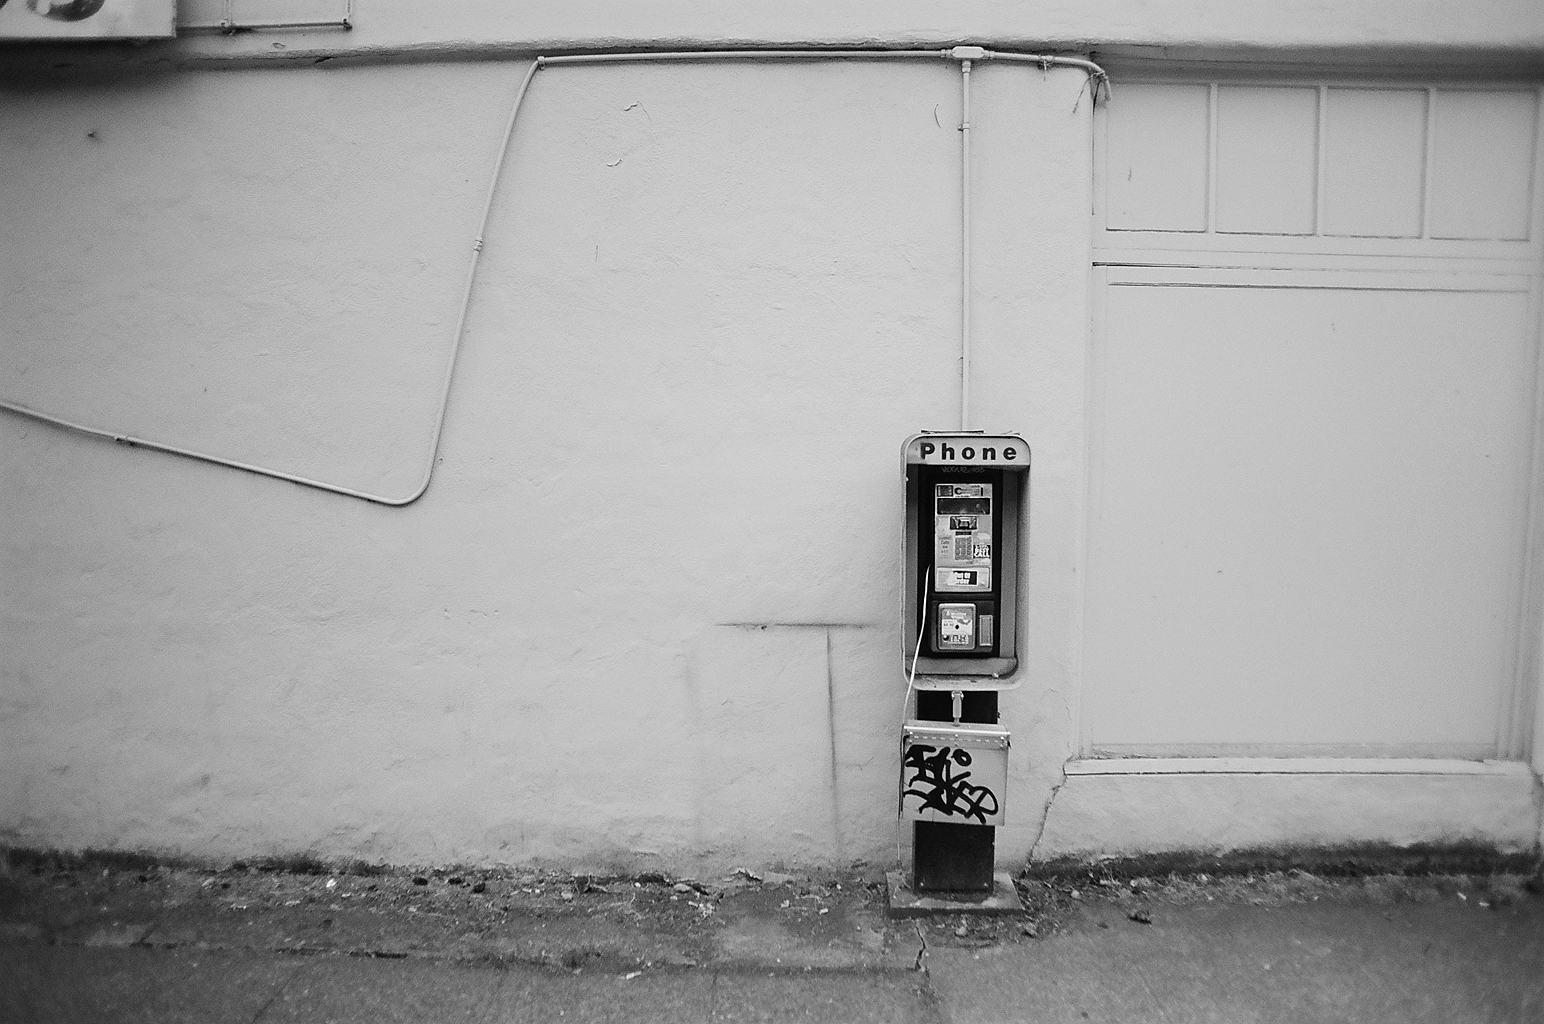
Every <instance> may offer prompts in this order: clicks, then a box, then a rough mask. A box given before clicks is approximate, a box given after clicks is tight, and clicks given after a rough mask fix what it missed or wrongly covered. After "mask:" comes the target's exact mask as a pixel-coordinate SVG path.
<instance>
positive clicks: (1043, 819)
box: [1025, 762, 1067, 863]
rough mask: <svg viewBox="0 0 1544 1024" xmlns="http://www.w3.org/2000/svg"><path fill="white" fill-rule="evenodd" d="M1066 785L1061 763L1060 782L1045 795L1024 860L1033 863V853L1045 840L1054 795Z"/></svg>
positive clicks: (1054, 798) (1065, 772)
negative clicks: (1033, 838)
mask: <svg viewBox="0 0 1544 1024" xmlns="http://www.w3.org/2000/svg"><path fill="white" fill-rule="evenodd" d="M1066 784H1067V765H1066V763H1065V762H1063V763H1062V769H1061V781H1060V782H1058V783H1057V784H1056V785H1054V786H1052V787H1051V792H1050V793H1049V794H1047V795H1046V798H1045V806H1044V807H1042V808H1041V809H1040V828H1039V829H1038V830H1037V831H1036V832H1035V841H1034V842H1033V843H1030V844H1029V855H1028V856H1027V857H1026V858H1025V859H1026V860H1027V861H1028V862H1030V863H1034V860H1035V851H1036V850H1038V849H1039V848H1040V840H1042V839H1044V838H1045V826H1046V823H1047V822H1048V821H1050V820H1051V805H1052V804H1053V803H1055V802H1056V794H1057V793H1060V792H1061V788H1062V787H1063V786H1065V785H1066Z"/></svg>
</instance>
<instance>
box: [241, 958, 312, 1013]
mask: <svg viewBox="0 0 1544 1024" xmlns="http://www.w3.org/2000/svg"><path fill="white" fill-rule="evenodd" d="M305 969H306V966H305V965H301V966H297V967H296V968H295V969H294V970H293V971H291V972H290V976H289V977H288V978H285V979H284V984H282V985H280V986H279V987H278V988H276V989H274V990H273V995H271V996H269V997H268V1001H267V1002H266V1003H264V1004H263V1005H262V1006H261V1007H259V1008H258V1011H257V1013H255V1014H253V1015H252V1024H257V1022H258V1021H260V1020H262V1019H263V1014H265V1013H267V1012H268V1007H270V1006H272V1005H273V1004H274V1002H275V1000H277V999H278V998H279V997H280V996H282V995H283V994H284V993H285V992H286V991H287V990H288V989H289V987H290V986H291V985H292V984H294V982H295V978H296V977H297V976H299V974H300V972H301V971H303V970H305Z"/></svg>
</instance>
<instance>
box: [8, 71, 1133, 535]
mask: <svg viewBox="0 0 1544 1024" xmlns="http://www.w3.org/2000/svg"><path fill="white" fill-rule="evenodd" d="M887 58H893V59H911V60H918V59H923V60H958V61H960V72H961V118H960V122H961V123H960V165H961V203H960V212H961V219H962V221H963V225H962V231H961V237H960V245H961V259H962V269H961V273H960V280H961V293H962V294H961V298H960V334H961V336H960V429H962V430H963V429H966V427H967V425H968V423H969V418H970V192H971V186H970V70H971V64H972V62H974V61H982V60H1005V61H1014V62H1018V63H1025V64H1038V65H1040V68H1041V70H1042V71H1047V70H1050V69H1051V68H1053V67H1074V68H1081V69H1083V70H1084V71H1086V72H1087V73H1088V74H1089V76H1090V77H1091V78H1093V79H1094V80H1095V83H1096V84H1095V85H1094V98H1095V100H1097V99H1098V97H1099V90H1100V88H1101V86H1102V87H1103V88H1104V91H1105V95H1106V96H1108V95H1109V88H1110V78H1109V76H1108V75H1107V74H1105V71H1104V69H1103V68H1101V67H1100V66H1099V65H1098V64H1095V63H1094V62H1093V61H1089V60H1082V59H1081V58H1078V57H1055V56H1044V55H1039V54H1032V53H1000V52H996V51H992V50H986V49H983V48H981V47H979V46H956V47H954V48H952V49H948V50H813V49H811V50H689V51H683V52H679V53H594V54H568V55H564V56H558V57H537V58H536V59H535V60H533V61H532V62H531V66H530V69H529V70H527V71H526V73H525V77H524V78H523V79H522V80H521V82H520V89H519V91H518V92H516V93H515V101H514V103H513V104H511V106H510V108H509V120H508V122H507V123H506V124H505V126H504V138H503V141H502V142H500V144H499V151H498V158H497V160H495V161H494V164H493V173H492V174H491V175H490V176H489V179H488V195H487V198H486V199H485V200H484V201H483V211H482V219H481V220H480V221H478V225H477V237H476V238H475V239H473V241H472V258H471V261H470V262H469V263H468V264H467V268H466V286H465V288H464V289H463V290H462V293H461V309H460V311H459V313H457V315H456V329H455V333H454V334H453V335H452V337H451V341H450V357H449V359H447V360H446V363H445V376H444V379H443V380H442V381H441V382H440V400H439V405H438V411H437V412H436V413H435V417H434V432H433V435H432V436H431V437H430V440H429V460H428V462H427V464H426V465H425V466H424V472H423V478H422V480H420V481H419V484H418V486H417V487H415V488H414V489H413V491H412V492H411V493H410V494H408V495H406V496H404V497H400V498H392V497H388V496H386V495H383V494H372V493H370V492H369V491H361V490H356V489H355V488H352V487H344V486H341V485H339V484H331V483H328V482H326V481H325V480H313V479H311V478H310V477H305V476H300V475H299V474H296V473H286V472H284V471H283V470H279V469H269V468H267V467H266V466H255V465H253V464H252V463H250V462H238V461H236V460H235V459H226V458H221V457H220V456H218V455H210V454H208V453H206V452H198V451H193V450H192V449H190V448H180V447H178V446H177V445H173V444H164V443H162V442H160V441H152V440H149V439H147V438H143V437H134V436H132V435H129V434H118V433H114V432H113V431H110V430H102V429H99V428H97V427H91V426H87V425H85V424H83V423H76V422H74V421H73V420H67V419H65V418H63V417H62V416H54V415H51V414H49V413H46V412H40V411H39V410H37V409H32V408H29V407H27V406H25V405H21V404H20V403H17V402H8V401H5V400H3V399H0V409H4V410H6V411H8V412H13V413H16V414H18V415H21V416H26V417H29V418H31V419H34V420H41V421H42V422H44V423H51V424H53V425H54V426H56V427H64V428H65V429H67V430H74V431H76V432H78V433H82V434H89V435H90V436H92V437H101V438H106V439H107V440H109V441H116V442H117V443H119V444H126V445H129V446H131V447H134V448H150V449H153V450H155V451H158V452H166V453H167V454H169V455H181V456H184V457H186V458H190V459H198V460H199V461H201V462H212V463H214V464H215V465H217V466H227V467H229V468H231V469H240V470H245V471H246V472H248V473H256V474H258V475H259V476H269V477H273V478H274V479H276V480H287V481H289V482H290V483H292V484H300V485H301V486H302V487H314V488H316V489H317V490H319V491H330V492H332V493H333V494H341V495H343V496H344V497H348V498H360V499H362V500H364V501H371V502H375V503H376V504H379V505H390V506H393V507H400V506H403V505H411V504H412V503H413V502H415V501H417V500H418V499H419V498H421V497H423V495H424V492H425V491H427V490H428V489H429V481H430V479H432V478H433V476H434V463H435V460H436V459H437V458H438V457H439V450H440V433H441V430H442V428H443V427H444V425H445V408H446V406H447V404H448V403H449V401H450V382H451V379H452V377H453V376H454V374H455V370H456V357H457V355H458V354H459V352H460V350H461V339H462V336H463V334H464V333H465V329H466V314H467V310H468V309H470V308H471V305H472V287H473V285H474V284H475V282H476V279H477V265H478V263H479V261H480V260H481V258H482V249H483V233H484V232H485V231H487V229H488V217H489V215H490V214H491V213H492V211H493V198H494V195H495V194H496V192H497V189H498V184H499V176H500V174H501V172H502V171H503V169H504V157H505V156H506V155H507V154H508V152H509V140H510V137H511V136H513V135H514V133H515V120H516V118H518V117H519V116H520V107H521V105H522V104H523V103H524V102H525V94H526V91H527V90H528V89H529V88H530V87H531V79H533V78H535V77H536V72H537V71H539V70H540V69H541V68H543V67H546V66H548V65H552V66H558V65H568V64H621V63H634V62H641V61H694V62H699V63H700V62H704V61H720V60H753V61H756V60H883V59H887Z"/></svg>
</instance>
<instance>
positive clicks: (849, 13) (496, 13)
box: [174, 0, 1544, 53]
mask: <svg viewBox="0 0 1544 1024" xmlns="http://www.w3.org/2000/svg"><path fill="white" fill-rule="evenodd" d="M343 5H344V0H314V3H313V4H312V5H309V6H310V7H311V9H314V10H316V11H317V12H318V16H319V17H327V16H331V15H333V14H334V12H341V11H342V9H343ZM209 6H210V5H209V3H208V0H205V3H204V8H205V9H206V10H207V9H208V7H209ZM235 6H236V12H237V14H238V16H241V15H243V14H245V15H247V16H248V19H249V20H271V19H272V18H273V17H274V14H273V13H271V12H272V11H274V10H275V8H276V6H277V5H275V4H273V3H269V2H266V0H238V2H237V4H236V5H235ZM356 8H357V9H356V11H355V18H354V25H355V28H354V31H353V32H352V33H350V35H349V37H348V38H347V41H346V44H345V45H349V46H358V47H376V46H413V47H422V46H436V45H461V44H467V43H506V44H513V45H518V46H529V47H536V48H554V47H560V48H575V47H580V48H583V47H596V46H615V45H625V46H636V45H669V44H682V45H719V44H725V43H758V44H761V43H768V42H771V43H785V44H786V43H818V44H830V43H835V44H849V45H851V44H859V43H875V44H884V45H898V44H911V43H922V44H938V43H948V42H969V41H976V42H989V43H992V44H996V45H1010V44H1011V45H1019V44H1038V45H1051V46H1059V47H1064V48H1067V47H1070V48H1078V47H1083V46H1111V45H1119V44H1135V45H1140V46H1148V47H1203V48H1209V49H1216V48H1234V47H1292V48H1302V47H1310V48H1346V47H1351V48H1357V49H1372V50H1379V49H1382V50H1388V49H1402V48H1419V49H1426V48H1433V47H1465V48H1476V49H1493V50H1503V51H1513V52H1515V51H1520V50H1528V49H1532V50H1538V49H1539V48H1540V47H1541V46H1544V10H1541V9H1540V7H1539V5H1538V4H1536V3H1534V2H1532V0H1469V2H1464V0H1333V2H1331V0H1277V2H1272V3H1266V2H1259V0H1255V2H1249V3H1238V2H1233V0H1165V2H1163V3H1152V2H1148V0H1111V2H1109V3H1103V4H1082V3H1075V2H1073V0H1028V2H1026V0H963V2H962V0H893V2H888V3H882V2H878V0H835V2H832V0H827V2H810V0H800V2H795V3H783V4H720V5H704V4H689V3H681V2H680V0H644V2H638V3H626V4H619V3H616V2H615V0H579V2H563V0H531V2H527V3H521V4H515V5H511V4H508V3H504V2H502V0H468V2H465V3H459V4H455V5H426V4H422V3H417V2H414V0H370V2H369V3H368V4H365V3H361V4H357V5H356ZM282 10H283V12H284V15H286V16H288V17H293V16H294V12H295V11H296V10H297V5H295V4H293V3H291V4H285V5H282ZM214 17H215V18H216V19H217V18H218V15H217V14H216V15H215V16H214ZM174 45H176V46H179V47H182V48H185V49H186V48H188V47H187V46H186V42H185V41H184V42H183V43H179V44H174ZM287 45H294V44H293V43H290V44H287ZM306 45H329V46H330V45H337V42H335V41H334V40H320V41H318V40H314V39H311V40H307V41H306ZM195 48H196V49H197V50H200V51H204V52H216V53H219V52H232V51H235V52H246V53H262V52H265V51H270V50H271V39H270V38H265V37H263V36H262V35H257V36H249V37H246V38H240V37H236V38H220V37H206V38H205V39H203V40H201V41H199V42H198V43H196V44H195Z"/></svg>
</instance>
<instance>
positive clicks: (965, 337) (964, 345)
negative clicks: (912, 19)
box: [960, 60, 971, 430]
mask: <svg viewBox="0 0 1544 1024" xmlns="http://www.w3.org/2000/svg"><path fill="white" fill-rule="evenodd" d="M970 64H971V62H970V61H968V60H962V61H960V429H961V430H969V429H970Z"/></svg>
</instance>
